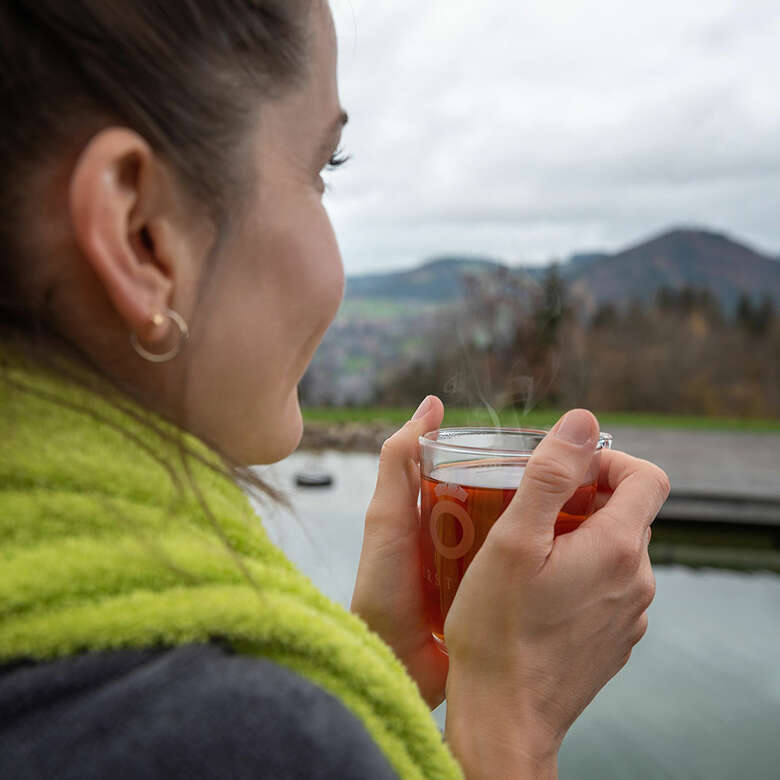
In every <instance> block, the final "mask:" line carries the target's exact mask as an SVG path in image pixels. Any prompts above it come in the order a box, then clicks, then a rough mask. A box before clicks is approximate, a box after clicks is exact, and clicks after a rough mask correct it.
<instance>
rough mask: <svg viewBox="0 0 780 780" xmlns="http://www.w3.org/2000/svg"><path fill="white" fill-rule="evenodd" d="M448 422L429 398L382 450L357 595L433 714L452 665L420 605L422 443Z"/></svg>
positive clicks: (355, 602) (356, 608)
mask: <svg viewBox="0 0 780 780" xmlns="http://www.w3.org/2000/svg"><path fill="white" fill-rule="evenodd" d="M443 417H444V406H443V405H442V402H441V401H440V400H439V399H438V398H436V397H435V396H428V397H427V398H426V399H425V400H424V401H423V402H422V404H420V408H419V409H418V410H417V411H416V412H415V415H414V417H413V418H412V419H411V420H410V421H409V422H408V423H406V425H404V427H403V428H401V430H399V431H398V432H397V433H395V435H393V436H391V437H390V438H389V439H388V440H387V441H386V442H385V444H384V446H383V447H382V455H381V457H380V459H379V475H378V477H377V484H376V490H375V492H374V497H373V498H372V500H371V503H370V505H369V507H368V511H367V513H366V525H365V531H364V535H363V551H362V553H361V555H360V566H359V568H358V575H357V582H356V583H355V592H354V594H353V597H352V611H353V612H355V613H356V614H358V615H360V616H361V617H362V618H363V620H365V621H366V623H367V624H368V626H369V627H370V628H371V629H372V630H373V631H376V633H377V634H379V635H380V636H381V637H382V639H384V640H385V642H387V644H389V645H390V647H392V648H393V650H394V652H395V654H396V655H397V656H398V658H400V659H401V661H402V662H403V663H404V665H405V666H406V668H407V670H408V672H409V674H410V675H411V676H412V678H413V679H414V680H415V681H416V682H417V685H418V687H419V689H420V693H421V694H422V696H423V698H424V699H425V700H426V702H428V705H429V706H430V707H431V709H433V708H434V707H436V706H437V705H438V704H441V702H442V701H443V700H444V688H445V684H446V680H447V667H448V661H447V658H446V656H444V655H443V654H442V653H441V652H440V651H439V650H438V649H437V647H436V645H435V643H434V641H433V638H432V637H431V628H430V625H429V624H428V621H427V619H426V616H425V609H424V606H423V597H422V593H423V590H422V588H423V585H422V565H421V563H420V548H419V536H418V535H419V519H420V510H419V507H418V504H417V498H418V495H419V492H420V464H419V460H420V457H419V443H418V441H417V439H418V437H419V436H421V435H423V434H424V433H428V432H429V431H433V430H436V429H437V428H439V426H440V425H441V422H442V419H443Z"/></svg>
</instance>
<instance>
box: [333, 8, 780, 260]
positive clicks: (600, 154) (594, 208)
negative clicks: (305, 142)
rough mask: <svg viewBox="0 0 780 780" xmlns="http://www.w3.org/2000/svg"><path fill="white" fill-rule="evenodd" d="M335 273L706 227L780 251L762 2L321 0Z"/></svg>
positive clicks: (774, 99) (771, 45)
mask: <svg viewBox="0 0 780 780" xmlns="http://www.w3.org/2000/svg"><path fill="white" fill-rule="evenodd" d="M333 6H334V15H335V17H336V22H337V28H338V30H339V37H340V80H341V93H342V102H343V103H344V105H345V107H346V108H347V109H348V111H349V112H350V115H351V118H352V119H351V123H350V127H349V128H348V129H347V132H346V134H345V146H346V148H347V151H349V152H351V153H352V155H353V158H354V159H353V160H352V161H351V162H350V164H349V165H348V166H347V167H346V169H344V170H343V171H339V172H338V173H334V174H332V175H330V177H329V178H330V184H331V191H330V192H329V194H328V196H327V201H326V202H327V205H328V208H329V210H330V212H331V214H332V216H333V220H334V224H335V226H336V230H337V233H338V235H339V239H340V242H341V245H342V251H343V254H344V261H345V266H346V269H347V272H348V273H356V272H364V271H371V270H378V269H380V268H389V267H398V266H404V265H411V264H414V263H416V262H419V261H420V260H421V259H423V258H424V257H426V256H428V255H430V254H436V253H440V252H452V251H454V252H469V253H480V254H490V255H494V256H498V257H500V258H503V259H505V260H507V261H509V262H541V261H543V260H546V259H549V258H550V257H563V256H566V255H567V254H569V253H571V252H573V251H577V250H581V249H591V248H604V249H618V248H621V247H623V246H625V245H626V244H628V243H631V242H633V241H635V240H637V239H639V238H642V237H643V236H645V235H647V234H649V233H652V232H654V231H657V230H659V229H662V228H664V227H667V226H670V225H675V224H681V223H682V224H703V225H707V226H711V227H715V228H719V229H723V230H726V231H729V232H731V233H733V234H735V235H737V236H741V237H743V238H744V239H746V240H748V241H749V242H752V243H754V244H755V245H757V246H758V247H759V248H763V249H765V250H767V251H770V252H773V253H775V254H776V253H777V252H778V251H780V219H778V214H777V212H778V209H779V208H780V143H778V140H780V97H778V90H777V87H778V74H780V14H778V13H777V5H776V0H743V1H742V2H739V0H708V2H707V3H700V2H698V0H656V2H654V3H636V2H634V0H625V1H622V2H621V1H620V0H602V1H601V2H599V3H587V2H586V3H583V2H582V1H581V0H546V2H544V3H540V2H534V3H529V2H518V1H517V0H514V1H513V0H482V2H481V3H473V2H465V0H426V2H425V3H420V2H419V0H393V2H392V3H377V2H376V0H333Z"/></svg>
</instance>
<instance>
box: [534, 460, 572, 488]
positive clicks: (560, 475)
mask: <svg viewBox="0 0 780 780" xmlns="http://www.w3.org/2000/svg"><path fill="white" fill-rule="evenodd" d="M573 479H574V473H573V469H572V467H571V465H570V464H569V463H567V462H566V461H565V460H563V459H561V458H560V457H556V456H550V455H545V457H541V458H537V459H536V460H534V459H533V458H532V459H531V460H530V461H529V462H528V466H527V467H526V470H525V475H524V477H523V481H526V480H527V481H528V482H530V484H532V485H533V486H534V487H535V488H536V489H538V490H542V491H543V492H544V493H552V494H558V493H561V492H564V491H565V490H566V489H568V488H570V487H571V483H572V481H573Z"/></svg>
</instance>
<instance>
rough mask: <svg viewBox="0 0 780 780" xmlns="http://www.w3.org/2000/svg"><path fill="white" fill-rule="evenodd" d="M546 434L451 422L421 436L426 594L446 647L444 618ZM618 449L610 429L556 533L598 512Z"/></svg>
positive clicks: (435, 627)
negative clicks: (603, 471)
mask: <svg viewBox="0 0 780 780" xmlns="http://www.w3.org/2000/svg"><path fill="white" fill-rule="evenodd" d="M546 435H547V431H543V430H536V429H531V428H448V429H442V430H439V431H432V432H431V433H427V434H425V436H421V437H420V477H421V483H420V486H421V489H420V493H421V498H420V549H421V558H422V566H423V593H424V597H425V607H426V611H427V613H428V620H429V622H430V626H431V632H432V633H433V637H434V639H435V640H436V642H437V644H438V646H439V648H440V649H441V650H442V651H443V652H445V653H446V652H447V648H446V646H445V644H444V620H445V619H446V617H447V612H448V611H449V608H450V605H451V604H452V601H453V599H454V598H455V593H456V592H457V590H458V585H459V584H460V581H461V580H462V579H463V575H464V574H465V572H466V569H467V568H468V567H469V564H470V563H471V561H472V560H473V558H474V556H475V555H476V554H477V551H478V550H479V548H480V547H481V546H482V543H483V542H484V541H485V538H486V537H487V535H488V532H489V531H490V529H491V528H492V526H493V524H494V523H495V522H496V520H497V519H498V518H499V517H500V515H501V514H502V513H503V511H504V510H505V509H506V507H507V506H508V505H509V502H510V501H511V500H512V498H513V496H514V495H515V492H516V491H517V487H518V485H519V484H520V481H521V480H522V478H523V474H524V472H525V467H526V465H527V464H528V460H529V459H530V457H531V455H532V453H533V451H534V450H535V449H536V447H537V446H538V445H539V443H540V442H541V441H542V440H543V439H544V437H545V436H546ZM611 448H612V437H611V436H610V435H609V434H608V433H602V434H601V435H600V436H599V440H598V444H597V445H596V448H595V450H594V454H593V460H592V461H591V465H590V468H589V470H588V474H587V476H586V478H585V480H584V482H583V484H582V485H581V486H580V487H579V488H578V489H577V491H576V492H575V493H574V495H573V496H572V497H571V498H570V499H569V501H568V502H567V503H566V505H565V506H564V507H563V509H562V510H561V512H560V514H559V515H558V519H557V520H556V523H555V535H556V536H559V535H560V534H565V533H568V532H570V531H573V530H574V529H575V528H577V526H579V525H580V523H582V522H583V520H585V518H586V517H588V516H589V515H590V514H592V513H593V509H594V506H595V501H596V491H597V483H598V476H599V469H600V466H601V451H602V450H603V449H611Z"/></svg>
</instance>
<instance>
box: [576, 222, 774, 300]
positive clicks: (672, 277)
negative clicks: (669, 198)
mask: <svg viewBox="0 0 780 780" xmlns="http://www.w3.org/2000/svg"><path fill="white" fill-rule="evenodd" d="M562 274H563V276H564V278H565V279H566V280H567V282H568V284H569V289H570V292H571V293H572V294H575V295H580V296H582V297H584V298H585V300H586V301H587V302H589V303H590V304H592V305H597V304H600V303H607V302H610V303H618V304H619V303H624V302H626V301H629V300H631V299H640V300H643V301H650V300H652V299H653V298H654V297H655V294H656V292H657V291H658V289H659V288H660V287H671V288H673V289H680V288H683V287H698V288H707V289H709V290H710V291H711V292H712V293H713V295H715V297H716V298H718V299H719V300H720V302H721V304H722V305H723V306H724V307H725V308H727V309H729V310H732V309H733V308H734V307H735V306H736V304H737V301H738V300H739V297H740V295H741V294H743V293H746V294H748V295H749V296H751V297H752V298H754V299H756V300H758V299H761V298H763V297H764V296H765V295H768V296H770V297H771V298H773V299H774V300H775V301H776V302H778V303H780V263H778V262H777V260H774V259H772V258H770V257H767V256H765V255H762V254H759V253H758V252H756V251H755V250H753V249H751V248H749V247H748V246H746V245H744V244H742V243H739V242H737V241H735V240H734V239H732V238H730V237H728V236H726V235H723V234H721V233H715V232H712V231H707V230H693V229H677V230H672V231H669V232H667V233H663V234H662V235H659V236H656V237H654V238H651V239H650V240H648V241H644V242H642V243H640V244H637V245H636V246H632V247H629V248H628V249H625V250H624V251H622V252H618V253H617V254H615V255H606V256H601V257H596V259H593V260H590V261H587V262H579V263H578V262H576V261H571V262H570V263H568V264H567V265H566V266H564V267H563V268H562Z"/></svg>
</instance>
